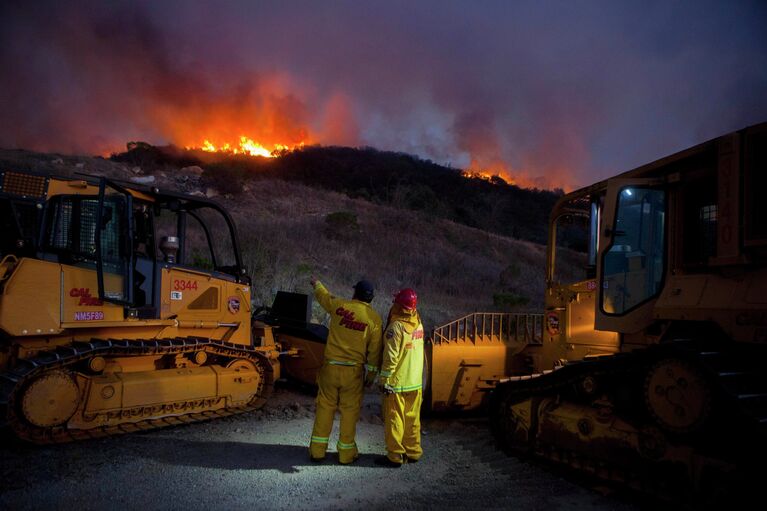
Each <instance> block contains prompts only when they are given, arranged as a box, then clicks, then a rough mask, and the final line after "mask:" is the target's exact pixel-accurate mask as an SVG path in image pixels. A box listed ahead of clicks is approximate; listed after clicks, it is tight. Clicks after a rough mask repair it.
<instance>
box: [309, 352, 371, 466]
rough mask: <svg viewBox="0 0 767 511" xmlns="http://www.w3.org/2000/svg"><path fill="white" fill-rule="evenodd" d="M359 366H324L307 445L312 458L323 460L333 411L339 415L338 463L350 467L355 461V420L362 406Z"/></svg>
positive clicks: (331, 427)
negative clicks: (349, 464) (312, 426)
mask: <svg viewBox="0 0 767 511" xmlns="http://www.w3.org/2000/svg"><path fill="white" fill-rule="evenodd" d="M362 384H363V382H362V366H360V365H354V366H346V365H333V364H332V363H326V364H325V365H324V366H322V369H320V374H319V376H318V377H317V385H318V386H319V391H318V392H317V412H316V415H315V416H314V429H313V430H312V439H311V443H310V444H309V454H310V455H311V457H312V458H323V457H325V451H327V448H328V438H329V437H330V432H331V431H332V430H333V418H334V416H335V413H336V408H338V409H339V410H340V412H341V431H340V433H339V437H338V443H337V444H336V448H337V449H338V461H339V462H341V463H351V462H352V461H354V459H355V458H356V457H357V444H356V443H355V442H354V437H355V435H356V434H357V420H358V419H359V418H360V406H361V405H362Z"/></svg>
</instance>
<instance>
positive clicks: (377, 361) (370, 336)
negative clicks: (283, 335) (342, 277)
mask: <svg viewBox="0 0 767 511" xmlns="http://www.w3.org/2000/svg"><path fill="white" fill-rule="evenodd" d="M314 296H315V297H316V298H317V301H318V302H319V303H320V305H322V308H323V309H325V310H326V311H327V312H328V314H330V332H329V333H328V342H327V344H326V345H325V362H327V363H329V364H335V365H362V364H365V367H366V368H367V370H368V371H373V372H375V371H378V368H379V366H380V365H381V316H379V315H378V313H377V312H376V311H375V310H374V309H373V307H371V306H370V304H369V303H365V302H363V301H360V300H345V299H343V298H338V297H335V296H333V295H331V294H330V292H329V291H328V290H327V289H326V288H325V286H323V285H322V284H321V283H320V282H317V283H316V285H315V286H314Z"/></svg>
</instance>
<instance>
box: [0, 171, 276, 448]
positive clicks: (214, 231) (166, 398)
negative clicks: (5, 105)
mask: <svg viewBox="0 0 767 511" xmlns="http://www.w3.org/2000/svg"><path fill="white" fill-rule="evenodd" d="M0 223H1V224H2V225H1V226H0V229H1V230H0V413H1V416H2V418H3V419H4V422H5V423H6V424H7V426H8V427H10V429H11V430H12V431H13V433H14V434H15V435H17V436H18V437H19V438H22V439H24V440H28V441H31V442H35V443H42V444H44V443H58V442H66V441H71V440H78V439H86V438H96V437H101V436H106V435H113V434H119V433H125V432H131V431H138V430H144V429H151V428H156V427H162V426H167V425H175V424H183V423H187V422H195V421H200V420H206V419H211V418H215V417H222V416H226V415H231V414H234V413H241V412H246V411H250V410H255V409H258V408H259V407H261V406H262V405H263V404H264V403H265V401H266V399H267V397H268V396H269V394H270V392H271V391H272V387H273V383H274V381H275V379H277V378H279V373H280V365H279V360H278V357H279V355H280V352H279V347H278V345H277V344H276V343H275V339H274V335H273V331H272V328H271V327H269V326H268V325H265V324H263V323H254V322H253V321H252V317H251V316H252V310H251V280H250V278H249V277H248V275H247V274H246V271H245V268H244V266H243V263H242V258H241V254H240V249H239V246H238V240H237V234H236V229H235V224H234V222H233V221H232V218H231V217H230V215H229V214H228V213H227V211H226V210H225V209H223V208H222V207H221V206H220V205H218V204H217V203H215V202H213V201H210V200H207V199H206V198H204V197H194V196H189V195H184V194H180V193H175V192H169V191H160V190H159V189H157V188H152V187H149V186H140V185H135V184H133V183H124V182H118V181H113V180H110V179H107V178H105V177H88V176H84V177H83V178H82V179H79V178H77V177H75V178H68V177H54V176H50V175H43V174H35V173H32V172H22V171H17V170H12V169H0Z"/></svg>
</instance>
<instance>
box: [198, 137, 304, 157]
mask: <svg viewBox="0 0 767 511" xmlns="http://www.w3.org/2000/svg"><path fill="white" fill-rule="evenodd" d="M303 146H304V143H303V142H300V143H299V144H296V145H293V146H288V145H283V144H271V147H272V149H268V148H267V147H265V146H263V145H261V144H259V143H258V142H254V141H253V140H252V139H250V138H248V137H246V136H245V135H241V136H240V140H239V143H238V144H236V145H234V144H230V143H229V142H224V143H223V144H222V143H217V144H214V143H213V142H211V141H210V140H208V139H205V140H204V141H203V142H202V144H201V145H199V146H185V149H187V150H190V151H195V150H200V151H205V152H208V153H223V154H244V155H248V156H262V157H264V158H275V157H277V156H279V155H280V154H284V153H285V152H287V151H293V150H295V149H298V148H301V147H303Z"/></svg>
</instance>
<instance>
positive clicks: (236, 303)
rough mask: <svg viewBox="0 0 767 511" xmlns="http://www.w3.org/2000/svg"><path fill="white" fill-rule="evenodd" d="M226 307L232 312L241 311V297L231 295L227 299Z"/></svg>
mask: <svg viewBox="0 0 767 511" xmlns="http://www.w3.org/2000/svg"><path fill="white" fill-rule="evenodd" d="M226 308H227V309H229V312H231V313H232V314H237V313H238V312H240V299H239V298H237V297H236V296H230V297H229V299H228V300H227V301H226Z"/></svg>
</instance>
